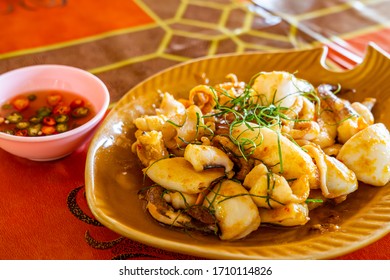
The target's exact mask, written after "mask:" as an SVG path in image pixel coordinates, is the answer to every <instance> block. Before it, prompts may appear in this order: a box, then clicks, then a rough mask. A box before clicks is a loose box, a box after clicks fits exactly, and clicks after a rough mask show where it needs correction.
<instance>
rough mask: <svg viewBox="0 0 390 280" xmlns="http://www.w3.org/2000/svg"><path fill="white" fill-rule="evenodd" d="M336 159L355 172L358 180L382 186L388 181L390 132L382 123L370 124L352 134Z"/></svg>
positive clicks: (389, 178)
mask: <svg viewBox="0 0 390 280" xmlns="http://www.w3.org/2000/svg"><path fill="white" fill-rule="evenodd" d="M337 159H338V160H340V161H342V162H343V163H344V164H345V165H346V166H347V167H348V168H349V169H351V170H352V171H354V172H355V174H356V177H357V179H358V180H359V181H361V182H364V183H366V184H370V185H373V186H384V185H386V184H387V183H388V182H389V181H390V134H389V131H388V130H387V128H386V127H385V125H384V124H382V123H377V124H373V125H370V126H369V127H367V128H365V129H363V130H361V131H360V132H358V133H357V134H355V135H354V136H352V137H351V138H350V139H349V140H348V141H347V142H346V143H345V144H344V145H343V147H342V148H341V149H340V152H339V153H338V155H337Z"/></svg>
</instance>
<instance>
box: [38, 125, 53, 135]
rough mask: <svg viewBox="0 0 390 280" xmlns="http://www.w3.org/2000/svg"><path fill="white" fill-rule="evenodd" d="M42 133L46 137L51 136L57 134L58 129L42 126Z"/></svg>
mask: <svg viewBox="0 0 390 280" xmlns="http://www.w3.org/2000/svg"><path fill="white" fill-rule="evenodd" d="M41 131H42V133H43V134H45V135H51V134H54V133H56V128H55V127H54V126H49V125H44V126H42V128H41Z"/></svg>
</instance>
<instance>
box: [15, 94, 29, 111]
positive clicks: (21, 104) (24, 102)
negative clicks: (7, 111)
mask: <svg viewBox="0 0 390 280" xmlns="http://www.w3.org/2000/svg"><path fill="white" fill-rule="evenodd" d="M29 105H30V101H29V100H28V99H27V98H26V97H18V98H16V99H14V100H13V101H12V106H13V107H14V108H15V109H16V110H18V111H23V110H25V109H27V108H28V106H29Z"/></svg>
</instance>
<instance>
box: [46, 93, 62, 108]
mask: <svg viewBox="0 0 390 280" xmlns="http://www.w3.org/2000/svg"><path fill="white" fill-rule="evenodd" d="M61 100H62V95H61V94H57V93H52V94H49V95H48V96H47V97H46V101H47V104H49V105H50V106H57V105H58V104H59V103H60V101H61Z"/></svg>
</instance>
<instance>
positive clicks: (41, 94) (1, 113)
mask: <svg viewBox="0 0 390 280" xmlns="http://www.w3.org/2000/svg"><path fill="white" fill-rule="evenodd" d="M0 106H1V107H0V132H2V133H8V134H12V135H17V136H44V135H53V134H58V133H62V132H66V131H69V130H71V129H74V128H76V127H79V126H81V125H83V124H84V123H86V122H88V121H89V120H90V119H92V118H93V117H94V116H95V114H96V112H95V111H94V108H93V106H92V104H91V103H90V102H89V101H88V100H86V99H85V98H84V97H81V96H80V95H78V94H76V93H73V92H69V91H62V90H39V91H31V92H25V93H22V94H19V95H17V96H15V97H13V98H12V99H10V100H8V101H6V102H5V103H3V104H1V105H0Z"/></svg>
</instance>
